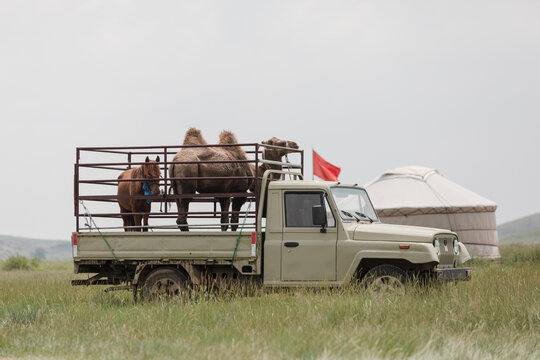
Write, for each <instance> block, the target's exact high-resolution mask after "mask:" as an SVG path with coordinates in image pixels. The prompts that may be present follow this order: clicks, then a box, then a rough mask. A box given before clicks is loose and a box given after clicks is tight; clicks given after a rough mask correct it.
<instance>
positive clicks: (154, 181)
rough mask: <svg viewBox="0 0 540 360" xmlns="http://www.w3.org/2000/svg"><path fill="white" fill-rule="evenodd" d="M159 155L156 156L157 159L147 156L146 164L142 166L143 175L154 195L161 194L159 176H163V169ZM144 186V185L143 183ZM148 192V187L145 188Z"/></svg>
mask: <svg viewBox="0 0 540 360" xmlns="http://www.w3.org/2000/svg"><path fill="white" fill-rule="evenodd" d="M157 163H159V156H158V157H156V160H155V161H154V160H150V158H149V157H148V156H147V157H146V160H145V161H144V164H143V165H142V166H141V169H142V177H143V178H144V179H146V181H145V183H146V184H147V187H148V188H149V190H150V192H151V193H152V195H159V193H160V190H159V178H160V177H161V171H160V169H159V164H157ZM143 186H144V185H143ZM145 192H146V189H145Z"/></svg>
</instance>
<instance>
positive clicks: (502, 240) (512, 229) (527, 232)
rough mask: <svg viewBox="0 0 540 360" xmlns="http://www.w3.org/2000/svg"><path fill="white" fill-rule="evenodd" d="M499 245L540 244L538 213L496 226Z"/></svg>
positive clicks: (539, 215)
mask: <svg viewBox="0 0 540 360" xmlns="http://www.w3.org/2000/svg"><path fill="white" fill-rule="evenodd" d="M497 231H498V232H499V244H500V245H506V244H532V243H540V213H539V214H534V215H529V216H525V217H522V218H520V219H517V220H514V221H510V222H507V223H504V224H502V225H499V226H497Z"/></svg>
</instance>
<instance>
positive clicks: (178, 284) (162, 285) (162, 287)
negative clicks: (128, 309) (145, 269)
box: [141, 267, 188, 301]
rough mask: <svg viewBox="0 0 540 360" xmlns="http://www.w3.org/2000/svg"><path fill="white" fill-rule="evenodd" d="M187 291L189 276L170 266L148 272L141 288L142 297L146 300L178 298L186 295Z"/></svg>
mask: <svg viewBox="0 0 540 360" xmlns="http://www.w3.org/2000/svg"><path fill="white" fill-rule="evenodd" d="M187 293H188V280H187V276H186V275H185V274H183V273H182V272H180V271H179V270H177V269H175V268H170V267H167V268H159V269H156V270H154V271H152V272H151V273H150V274H148V276H147V277H146V279H145V280H144V283H143V285H142V289H141V297H142V299H143V300H145V301H152V300H155V299H178V298H182V297H184V296H185V295H187Z"/></svg>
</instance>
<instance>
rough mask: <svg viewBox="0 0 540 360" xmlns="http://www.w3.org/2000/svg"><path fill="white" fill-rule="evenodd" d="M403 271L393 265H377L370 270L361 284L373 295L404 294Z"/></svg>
mask: <svg viewBox="0 0 540 360" xmlns="http://www.w3.org/2000/svg"><path fill="white" fill-rule="evenodd" d="M405 275H406V274H405V271H403V270H402V269H400V268H398V267H397V266H394V265H379V266H375V267H374V268H372V269H370V270H369V271H368V272H367V273H366V275H365V276H364V279H363V283H364V284H365V286H366V288H367V290H368V291H371V292H374V293H382V294H389V293H396V294H404V293H405Z"/></svg>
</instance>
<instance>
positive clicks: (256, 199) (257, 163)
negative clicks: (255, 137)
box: [255, 143, 261, 232]
mask: <svg viewBox="0 0 540 360" xmlns="http://www.w3.org/2000/svg"><path fill="white" fill-rule="evenodd" d="M260 192H261V191H260V188H259V144H258V143H257V144H255V219H258V218H259V193H260ZM255 224H256V225H255V231H256V232H259V231H261V229H257V225H258V224H257V220H255Z"/></svg>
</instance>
